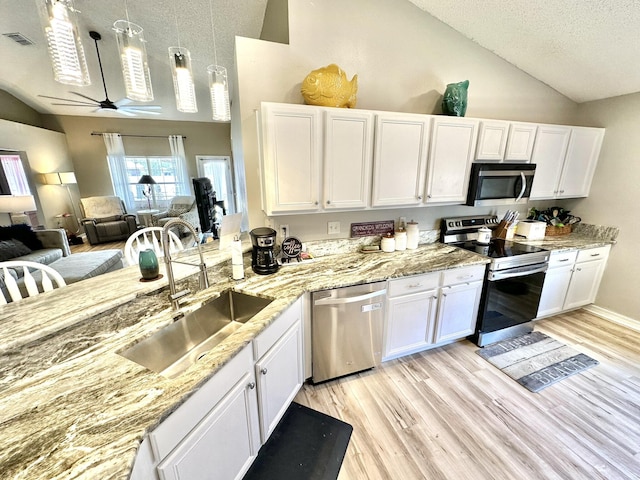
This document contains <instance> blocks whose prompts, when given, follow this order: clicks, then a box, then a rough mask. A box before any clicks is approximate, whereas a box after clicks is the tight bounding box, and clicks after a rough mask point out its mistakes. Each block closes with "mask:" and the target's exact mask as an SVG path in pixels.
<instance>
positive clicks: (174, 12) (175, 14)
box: [171, 2, 180, 48]
mask: <svg viewBox="0 0 640 480" xmlns="http://www.w3.org/2000/svg"><path fill="white" fill-rule="evenodd" d="M171 4H172V5H173V16H174V17H175V18H176V32H177V34H178V48H180V29H179V28H178V12H177V11H176V2H171Z"/></svg>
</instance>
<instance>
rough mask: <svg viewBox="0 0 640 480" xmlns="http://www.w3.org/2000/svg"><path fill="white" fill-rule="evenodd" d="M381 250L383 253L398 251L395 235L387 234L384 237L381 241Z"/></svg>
mask: <svg viewBox="0 0 640 480" xmlns="http://www.w3.org/2000/svg"><path fill="white" fill-rule="evenodd" d="M380 249H381V250H382V251H383V252H387V253H388V252H393V251H395V249H396V240H395V238H393V233H387V234H386V235H383V236H382V239H381V240H380Z"/></svg>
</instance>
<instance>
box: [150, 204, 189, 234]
mask: <svg viewBox="0 0 640 480" xmlns="http://www.w3.org/2000/svg"><path fill="white" fill-rule="evenodd" d="M176 217H178V218H181V219H182V220H184V221H186V222H188V223H190V224H191V226H192V227H193V228H194V229H195V230H196V231H197V232H199V233H200V217H198V206H197V205H196V197H194V196H193V195H183V196H178V197H173V199H172V200H171V203H170V204H169V208H167V210H165V211H164V212H160V213H156V214H154V215H151V223H152V225H153V226H154V227H163V226H164V224H165V223H167V222H168V221H169V220H171V219H172V218H176ZM178 230H179V232H180V235H181V236H184V235H186V234H187V233H188V231H187V230H186V229H182V228H179V229H178Z"/></svg>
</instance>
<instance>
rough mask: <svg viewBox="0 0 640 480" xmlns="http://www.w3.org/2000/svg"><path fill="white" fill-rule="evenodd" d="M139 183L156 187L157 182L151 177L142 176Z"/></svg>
mask: <svg viewBox="0 0 640 480" xmlns="http://www.w3.org/2000/svg"><path fill="white" fill-rule="evenodd" d="M138 183H142V184H145V185H155V184H156V181H155V180H154V179H153V177H152V176H151V175H142V176H141V177H140V180H138Z"/></svg>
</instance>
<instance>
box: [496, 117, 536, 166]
mask: <svg viewBox="0 0 640 480" xmlns="http://www.w3.org/2000/svg"><path fill="white" fill-rule="evenodd" d="M537 130H538V126H537V125H535V124H532V123H516V122H511V123H510V124H509V137H508V139H507V148H506V149H505V152H504V161H505V162H530V161H531V155H532V153H533V145H534V141H535V139H536V131H537Z"/></svg>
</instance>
